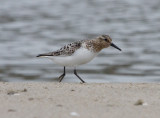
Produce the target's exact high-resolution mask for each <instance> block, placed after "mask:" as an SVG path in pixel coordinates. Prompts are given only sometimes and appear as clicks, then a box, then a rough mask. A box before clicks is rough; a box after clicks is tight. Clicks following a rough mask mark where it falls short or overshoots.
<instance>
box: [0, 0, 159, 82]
mask: <svg viewBox="0 0 160 118" xmlns="http://www.w3.org/2000/svg"><path fill="white" fill-rule="evenodd" d="M159 6H160V1H159V0H152V1H149V0H134V1H133V0H121V1H117V0H68V1H67V0H34V1H33V0H3V1H1V4H0V81H9V82H17V81H18V82H20V81H57V77H58V76H59V75H61V74H62V71H63V67H60V66H58V65H55V64H54V63H52V61H50V60H48V59H39V58H36V57H35V56H36V55H37V54H39V53H44V52H50V51H53V50H56V49H59V48H60V47H61V46H63V45H64V44H66V43H70V42H72V41H76V40H81V39H88V38H94V37H96V36H98V35H101V34H109V35H110V36H111V37H112V39H113V42H114V43H115V44H116V45H118V46H119V47H120V48H122V50H123V51H122V52H119V51H118V50H116V49H114V48H111V47H110V48H108V49H104V50H103V51H102V52H101V53H100V54H99V55H98V57H96V58H95V59H94V60H93V61H92V62H90V63H88V64H86V65H82V66H80V67H78V73H79V75H80V76H81V77H82V78H83V79H84V80H85V81H86V82H159V81H160V61H159V60H160V49H159V46H160V33H159V32H160V7H159ZM64 81H65V82H79V80H78V79H77V78H76V76H75V75H73V69H72V68H68V69H67V76H66V77H65V79H64Z"/></svg>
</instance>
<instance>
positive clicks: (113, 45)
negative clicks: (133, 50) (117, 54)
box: [110, 43, 121, 51]
mask: <svg viewBox="0 0 160 118" xmlns="http://www.w3.org/2000/svg"><path fill="white" fill-rule="evenodd" d="M110 46H112V47H114V48H116V49H118V50H120V51H121V49H120V48H119V47H118V46H116V45H115V44H113V43H111V45H110Z"/></svg>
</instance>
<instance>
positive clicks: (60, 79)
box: [59, 66, 66, 82]
mask: <svg viewBox="0 0 160 118" xmlns="http://www.w3.org/2000/svg"><path fill="white" fill-rule="evenodd" d="M65 75H66V68H65V66H64V72H63V74H62V75H61V76H59V82H61V81H62V79H63V78H64V76H65Z"/></svg>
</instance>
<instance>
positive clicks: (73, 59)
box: [47, 48, 98, 66]
mask: <svg viewBox="0 0 160 118" xmlns="http://www.w3.org/2000/svg"><path fill="white" fill-rule="evenodd" d="M97 54H98V53H94V52H91V51H89V50H87V49H85V48H80V49H78V50H76V52H75V53H74V54H73V55H71V56H64V57H62V56H47V58H49V59H51V60H53V61H54V62H55V63H56V64H59V65H62V66H78V65H81V64H85V63H88V62H90V61H91V60H92V59H93V58H94V57H95V56H97Z"/></svg>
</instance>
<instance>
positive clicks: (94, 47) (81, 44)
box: [37, 35, 121, 83]
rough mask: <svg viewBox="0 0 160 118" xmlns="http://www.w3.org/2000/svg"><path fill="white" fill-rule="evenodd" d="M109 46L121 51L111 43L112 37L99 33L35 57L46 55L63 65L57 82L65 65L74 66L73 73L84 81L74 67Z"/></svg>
mask: <svg viewBox="0 0 160 118" xmlns="http://www.w3.org/2000/svg"><path fill="white" fill-rule="evenodd" d="M109 46H112V47H114V48H116V49H118V50H120V51H121V49H120V48H119V47H118V46H116V45H115V44H114V43H112V39H111V38H110V36H108V35H101V36H99V37H97V38H94V39H90V40H80V41H76V42H73V43H70V44H67V45H65V46H64V47H62V48H60V49H59V50H57V51H54V52H49V53H44V54H39V55H38V56H37V57H47V58H49V59H51V60H53V62H55V63H56V64H58V65H61V66H63V67H64V71H63V74H62V75H61V76H59V82H61V81H62V79H63V78H64V76H65V75H66V71H65V69H66V66H72V67H74V74H75V75H76V76H77V77H78V78H79V79H80V80H81V82H82V83H85V81H84V80H83V79H82V78H81V77H80V76H79V75H78V74H77V70H76V67H77V66H79V65H82V64H86V63H88V62H90V61H91V60H92V59H93V58H94V57H96V56H97V55H98V53H99V52H100V51H101V50H102V49H104V48H107V47H109Z"/></svg>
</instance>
